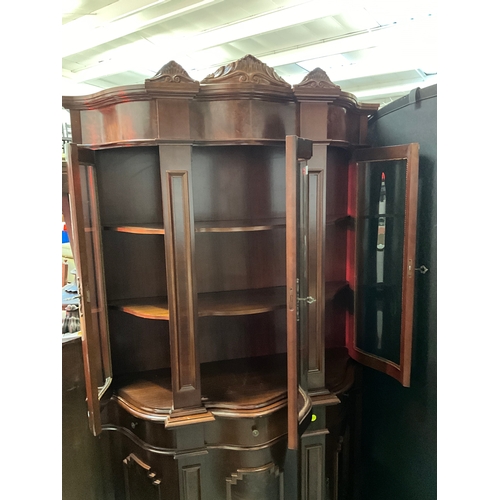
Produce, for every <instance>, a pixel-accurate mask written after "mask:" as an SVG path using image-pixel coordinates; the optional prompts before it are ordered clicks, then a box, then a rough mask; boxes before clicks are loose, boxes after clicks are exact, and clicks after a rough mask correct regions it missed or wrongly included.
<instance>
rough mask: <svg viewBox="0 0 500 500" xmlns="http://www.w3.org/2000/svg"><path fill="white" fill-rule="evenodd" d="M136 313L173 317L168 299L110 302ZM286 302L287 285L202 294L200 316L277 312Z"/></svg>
mask: <svg viewBox="0 0 500 500" xmlns="http://www.w3.org/2000/svg"><path fill="white" fill-rule="evenodd" d="M109 305H110V307H111V308H113V309H118V310H120V311H123V312H125V313H128V314H132V315H133V316H138V317H139V318H145V319H156V320H167V321H168V320H169V319H170V314H169V310H168V304H167V300H166V298H161V297H149V298H141V299H128V300H120V301H113V302H111V301H110V303H109ZM285 305H286V292H285V287H284V286H283V287H275V288H260V289H253V290H236V291H228V292H213V293H200V294H199V295H198V316H199V317H207V316H246V315H249V314H261V313H265V312H270V311H274V310H276V309H279V308H281V307H285Z"/></svg>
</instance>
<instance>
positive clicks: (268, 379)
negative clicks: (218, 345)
mask: <svg viewBox="0 0 500 500" xmlns="http://www.w3.org/2000/svg"><path fill="white" fill-rule="evenodd" d="M201 380H202V401H203V405H204V406H205V407H206V408H209V409H211V410H220V411H222V412H224V411H226V412H227V411H230V410H232V411H233V412H238V411H241V412H248V411H251V410H254V411H256V412H260V413H262V414H265V413H266V410H268V409H271V410H276V409H277V406H283V405H285V404H286V399H287V378H286V355H284V354H278V355H272V356H262V357H257V358H245V359H237V360H229V361H217V362H212V363H205V364H202V365H201ZM171 387H172V381H171V376H170V370H169V369H165V370H155V371H150V372H143V373H140V374H137V375H135V376H130V375H127V376H122V377H119V378H117V380H115V388H116V389H115V393H116V395H117V397H118V399H119V400H121V404H122V406H126V407H127V408H129V409H132V410H133V411H134V413H137V414H141V416H142V418H146V419H148V420H161V419H162V418H165V417H166V416H167V415H168V414H169V413H170V412H171V410H172V407H173V401H172V388H171Z"/></svg>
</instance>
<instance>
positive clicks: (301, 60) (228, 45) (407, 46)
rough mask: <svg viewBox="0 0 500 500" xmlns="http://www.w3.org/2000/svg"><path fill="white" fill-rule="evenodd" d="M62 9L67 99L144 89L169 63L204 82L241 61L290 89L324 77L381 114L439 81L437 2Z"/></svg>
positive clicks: (186, 3) (174, 3) (122, 1)
mask: <svg viewBox="0 0 500 500" xmlns="http://www.w3.org/2000/svg"><path fill="white" fill-rule="evenodd" d="M62 7H63V15H62V25H63V26H62V34H63V36H62V70H63V71H62V73H63V81H64V82H66V84H65V85H64V87H63V88H64V89H71V93H73V94H75V95H76V94H78V93H80V91H79V87H78V85H81V89H84V88H85V89H89V88H96V89H105V88H109V87H113V86H116V85H128V84H133V83H142V82H143V81H144V79H145V78H147V77H150V76H151V75H152V74H154V73H155V72H156V71H157V70H158V69H160V67H161V66H162V65H163V64H165V63H166V62H168V61H170V60H172V59H173V60H175V61H177V62H178V63H179V64H181V65H182V66H183V67H184V68H185V69H186V71H188V73H189V74H190V75H191V76H192V77H193V78H197V79H202V78H204V77H205V76H206V75H208V74H209V73H210V72H212V71H214V69H216V68H218V67H220V66H222V65H224V64H227V63H228V62H231V61H233V60H235V59H238V58H240V57H243V56H245V55H246V54H252V55H254V56H256V57H258V58H259V59H261V60H262V61H263V62H265V63H266V64H269V65H270V66H273V67H275V68H276V70H277V72H278V73H279V74H280V75H281V76H282V77H283V78H285V80H287V81H289V83H291V84H294V83H298V82H299V81H300V80H302V78H303V77H304V75H305V74H306V72H307V70H308V68H311V66H314V67H318V66H319V67H322V68H323V69H324V70H325V71H327V73H328V74H329V76H330V78H331V79H332V80H333V81H335V82H336V83H339V82H340V83H339V84H340V85H341V87H342V89H343V90H346V91H348V92H352V93H354V94H355V95H356V92H357V93H358V94H359V96H363V99H364V100H367V102H376V99H377V95H378V96H379V97H380V102H381V103H382V104H385V103H387V102H390V101H391V100H392V99H396V98H398V97H400V95H405V94H406V93H407V91H406V89H407V87H408V86H409V85H412V84H415V86H420V87H425V86H427V85H429V84H433V83H436V81H437V10H436V8H437V0H420V1H419V2H418V5H414V4H413V3H411V2H401V1H399V0H398V1H396V0H351V1H340V0H338V1H333V0H245V1H241V0H156V1H153V0H115V1H110V0H63V6H62ZM429 73H432V75H431V74H429ZM68 82H72V84H71V85H69V84H67V83H68ZM89 86H91V87H89ZM410 90H411V88H410Z"/></svg>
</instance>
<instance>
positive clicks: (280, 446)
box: [63, 56, 418, 500]
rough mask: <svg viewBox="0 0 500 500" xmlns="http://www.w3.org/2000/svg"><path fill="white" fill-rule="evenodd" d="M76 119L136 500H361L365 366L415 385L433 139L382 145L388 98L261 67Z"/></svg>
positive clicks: (88, 321) (92, 409)
mask: <svg viewBox="0 0 500 500" xmlns="http://www.w3.org/2000/svg"><path fill="white" fill-rule="evenodd" d="M63 105H64V106H65V107H66V108H67V109H69V110H70V113H71V126H72V132H73V144H71V145H70V151H69V155H68V156H69V178H70V201H71V216H72V222H73V239H74V241H75V244H76V246H77V249H78V250H77V252H76V259H77V266H78V273H79V280H80V287H81V290H80V294H81V302H82V307H81V309H82V313H81V314H82V324H83V345H84V363H85V368H86V377H87V379H86V383H87V396H88V405H89V421H90V427H91V430H92V432H93V433H94V434H96V435H97V434H99V433H101V432H106V433H107V434H108V436H109V441H110V443H111V456H112V457H113V463H112V467H113V470H114V473H113V474H114V478H115V485H114V489H115V497H116V499H129V500H149V499H155V500H167V499H168V500H223V499H224V500H229V499H245V500H278V499H285V498H286V500H293V499H303V500H306V499H307V500H316V499H318V500H323V499H331V498H333V499H340V498H348V496H349V486H348V478H349V471H348V467H349V462H350V456H351V453H350V452H349V450H348V449H349V446H348V445H349V435H350V434H351V433H352V430H351V426H352V424H353V422H354V420H353V418H352V413H353V412H352V409H351V408H350V405H351V403H350V400H352V397H351V398H349V397H348V395H349V392H350V391H352V388H353V385H355V384H354V380H355V372H356V370H355V367H356V364H357V362H362V363H365V364H367V365H369V366H371V367H373V368H376V369H380V370H382V371H385V372H386V373H388V374H389V375H392V376H394V377H396V378H398V379H399V380H400V381H401V382H402V383H403V384H404V385H408V384H409V369H410V366H409V363H410V359H411V321H412V303H413V295H412V294H413V285H412V281H413V267H412V266H413V264H412V262H413V261H414V257H413V255H414V251H415V236H414V233H415V224H416V221H415V217H416V216H415V213H416V212H415V208H416V185H417V182H416V179H417V177H416V176H417V170H416V169H417V161H418V153H417V150H418V146H417V145H414V144H413V145H406V146H398V147H395V148H384V149H377V150H374V149H370V148H369V147H368V145H367V144H365V134H366V129H367V121H368V116H369V115H370V114H371V113H373V112H374V111H375V110H376V109H377V106H376V105H363V104H359V103H358V102H357V101H356V99H355V98H354V96H352V95H350V94H348V93H345V92H342V91H341V89H340V88H339V87H338V86H336V85H335V84H333V83H332V82H331V81H330V80H329V78H328V76H327V75H326V74H325V73H324V72H323V71H322V70H320V69H316V70H314V71H312V72H311V73H309V74H308V75H307V76H306V78H305V79H304V80H303V81H302V82H301V83H300V84H298V85H296V86H295V87H293V88H292V87H291V86H290V85H289V84H288V83H286V82H285V81H284V80H282V79H281V78H280V77H279V76H278V75H277V74H276V73H275V72H274V70H273V69H272V68H270V67H268V66H266V65H265V64H263V63H262V62H260V61H259V60H257V59H256V58H254V57H253V56H246V57H244V58H242V59H240V60H238V61H236V62H234V63H232V64H229V65H227V66H224V67H222V68H220V69H219V70H218V71H216V72H215V73H214V74H212V75H209V76H207V77H206V78H205V79H204V80H203V81H202V82H196V81H193V80H192V79H191V78H190V77H189V76H188V74H187V73H186V72H185V71H184V70H183V68H181V67H180V66H179V65H178V64H176V63H175V62H170V63H168V64H166V65H165V66H164V67H163V68H162V69H161V70H160V71H159V72H158V74H157V75H156V76H154V77H153V78H151V79H149V80H146V81H145V83H144V85H134V86H127V87H120V88H116V89H110V90H104V91H101V92H99V93H97V94H93V95H90V96H86V97H65V98H63ZM384 200H385V201H384ZM382 208H383V211H381V210H382ZM377 245H378V250H377ZM384 260H385V268H384ZM381 269H382V274H380V273H381ZM382 278H383V279H382ZM387 299H389V300H387ZM353 359H354V360H356V361H354V360H353ZM351 448H352V447H351Z"/></svg>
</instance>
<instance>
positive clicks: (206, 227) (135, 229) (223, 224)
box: [104, 217, 285, 234]
mask: <svg viewBox="0 0 500 500" xmlns="http://www.w3.org/2000/svg"><path fill="white" fill-rule="evenodd" d="M194 226H195V228H194V230H195V232H196V233H235V232H249V231H270V230H273V229H278V228H284V227H285V218H284V217H282V218H276V219H258V220H223V221H199V222H195V225H194ZM104 230H106V231H117V232H120V233H131V234H165V229H164V227H163V226H162V225H161V224H126V225H125V224H124V225H116V226H115V225H113V226H109V225H107V226H104Z"/></svg>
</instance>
